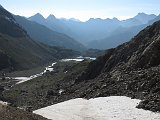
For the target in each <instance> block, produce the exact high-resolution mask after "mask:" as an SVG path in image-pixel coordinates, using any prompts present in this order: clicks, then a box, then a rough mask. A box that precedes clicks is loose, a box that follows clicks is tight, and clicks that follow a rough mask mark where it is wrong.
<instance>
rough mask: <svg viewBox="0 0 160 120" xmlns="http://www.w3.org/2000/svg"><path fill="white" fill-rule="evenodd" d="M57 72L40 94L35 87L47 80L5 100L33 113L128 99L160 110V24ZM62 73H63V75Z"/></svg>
mask: <svg viewBox="0 0 160 120" xmlns="http://www.w3.org/2000/svg"><path fill="white" fill-rule="evenodd" d="M60 66H61V67H60ZM80 68H81V69H80ZM56 69H57V70H58V71H57V72H56V73H51V74H49V76H48V77H49V78H50V80H53V81H52V82H53V83H54V84H53V83H51V84H49V87H48V85H47V84H45V86H44V85H41V92H40V91H36V89H35V88H39V85H38V84H40V83H43V81H44V82H45V83H46V78H45V77H42V78H37V79H36V80H35V81H30V82H28V83H27V84H21V85H17V86H15V87H14V88H12V89H11V90H9V91H5V92H3V96H2V98H3V99H6V100H7V99H9V100H11V103H13V104H14V105H16V106H32V107H31V109H32V110H34V109H37V108H41V107H44V106H48V105H51V104H55V103H59V102H62V101H65V100H68V99H73V98H86V99H89V98H95V97H104V96H129V97H131V98H138V99H141V100H142V102H141V103H140V104H139V105H138V106H137V107H138V108H143V109H147V110H151V111H160V107H159V106H160V81H159V78H160V21H158V22H155V23H154V24H153V25H151V26H148V27H147V28H145V29H144V30H142V31H141V32H140V33H139V34H138V35H136V36H135V37H134V38H133V39H132V40H131V41H129V42H127V43H124V44H122V45H120V46H118V47H116V48H113V49H109V50H107V52H106V54H105V55H104V56H100V57H98V58H97V59H96V60H95V61H92V62H86V61H83V62H81V63H78V64H75V65H73V64H71V66H68V67H67V66H66V65H63V67H62V65H61V64H60V65H59V67H55V70H56ZM59 69H61V70H59ZM60 71H63V72H62V73H63V74H61V75H60V74H59V72H60ZM66 71H67V72H66ZM66 73H67V74H66ZM64 74H66V75H64ZM55 75H56V76H57V75H58V76H59V75H60V76H61V77H55ZM62 76H64V77H62ZM46 77H47V76H46ZM39 81H41V82H39ZM49 83H50V82H49ZM34 85H37V86H36V87H35V86H34ZM28 88H31V89H34V90H33V91H34V92H33V91H32V90H31V89H28ZM59 90H62V92H61V93H60V92H59ZM41 93H43V94H41ZM33 96H34V97H33ZM30 98H32V99H30ZM26 101H27V102H26ZM35 103H36V104H35ZM37 103H38V104H37ZM35 105H38V106H35Z"/></svg>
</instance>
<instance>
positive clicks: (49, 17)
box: [47, 14, 57, 20]
mask: <svg viewBox="0 0 160 120" xmlns="http://www.w3.org/2000/svg"><path fill="white" fill-rule="evenodd" d="M56 19H57V18H56V17H55V16H54V15H53V14H50V15H49V16H48V17H47V20H56Z"/></svg>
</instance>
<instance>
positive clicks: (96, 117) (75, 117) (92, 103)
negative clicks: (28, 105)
mask: <svg viewBox="0 0 160 120" xmlns="http://www.w3.org/2000/svg"><path fill="white" fill-rule="evenodd" d="M139 102H140V100H138V99H131V98H128V97H125V96H111V97H100V98H95V99H90V100H86V99H82V98H77V99H72V100H69V101H65V102H62V103H58V104H55V105H52V106H49V107H45V108H42V109H39V110H36V111H33V113H36V114H39V115H42V116H43V117H46V118H48V119H51V120H160V113H154V112H151V111H147V110H143V109H137V108H136V106H137V104H138V103H139Z"/></svg>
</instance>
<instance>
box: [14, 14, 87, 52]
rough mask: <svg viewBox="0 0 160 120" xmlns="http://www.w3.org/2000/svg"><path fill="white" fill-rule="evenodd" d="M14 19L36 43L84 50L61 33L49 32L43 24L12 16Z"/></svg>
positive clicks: (80, 45)
mask: <svg viewBox="0 0 160 120" xmlns="http://www.w3.org/2000/svg"><path fill="white" fill-rule="evenodd" d="M14 18H15V20H16V22H17V23H18V24H19V25H21V26H22V27H23V28H24V29H25V30H26V31H27V33H28V34H29V35H30V37H31V38H32V39H34V40H36V41H38V42H42V43H44V44H47V45H51V46H59V47H64V48H67V49H73V50H77V51H84V50H85V49H86V48H85V47H84V46H83V45H82V44H80V43H79V42H77V41H76V40H74V39H73V38H71V37H69V36H67V35H65V34H63V33H59V32H56V31H55V30H54V29H53V30H51V29H50V28H48V27H46V26H44V25H43V24H42V25H41V24H38V23H37V22H33V21H30V20H27V19H26V18H24V17H21V16H14ZM39 19H40V18H39Z"/></svg>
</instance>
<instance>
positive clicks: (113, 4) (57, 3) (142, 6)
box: [0, 0, 160, 21]
mask: <svg viewBox="0 0 160 120" xmlns="http://www.w3.org/2000/svg"><path fill="white" fill-rule="evenodd" d="M0 4H1V5H2V6H3V7H5V8H6V9H7V10H9V11H11V12H12V13H13V14H17V15H21V16H26V17H29V16H32V15H34V14H35V13H41V14H42V15H43V16H45V17H47V16H48V15H49V14H54V15H55V16H56V17H57V18H67V19H69V18H76V19H79V20H81V21H86V20H88V19H89V18H102V19H105V18H113V17H116V18H118V19H120V20H122V19H127V18H131V17H133V16H135V15H136V14H137V13H139V12H145V13H147V14H156V15H158V14H159V13H160V7H159V5H160V0H1V2H0Z"/></svg>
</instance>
